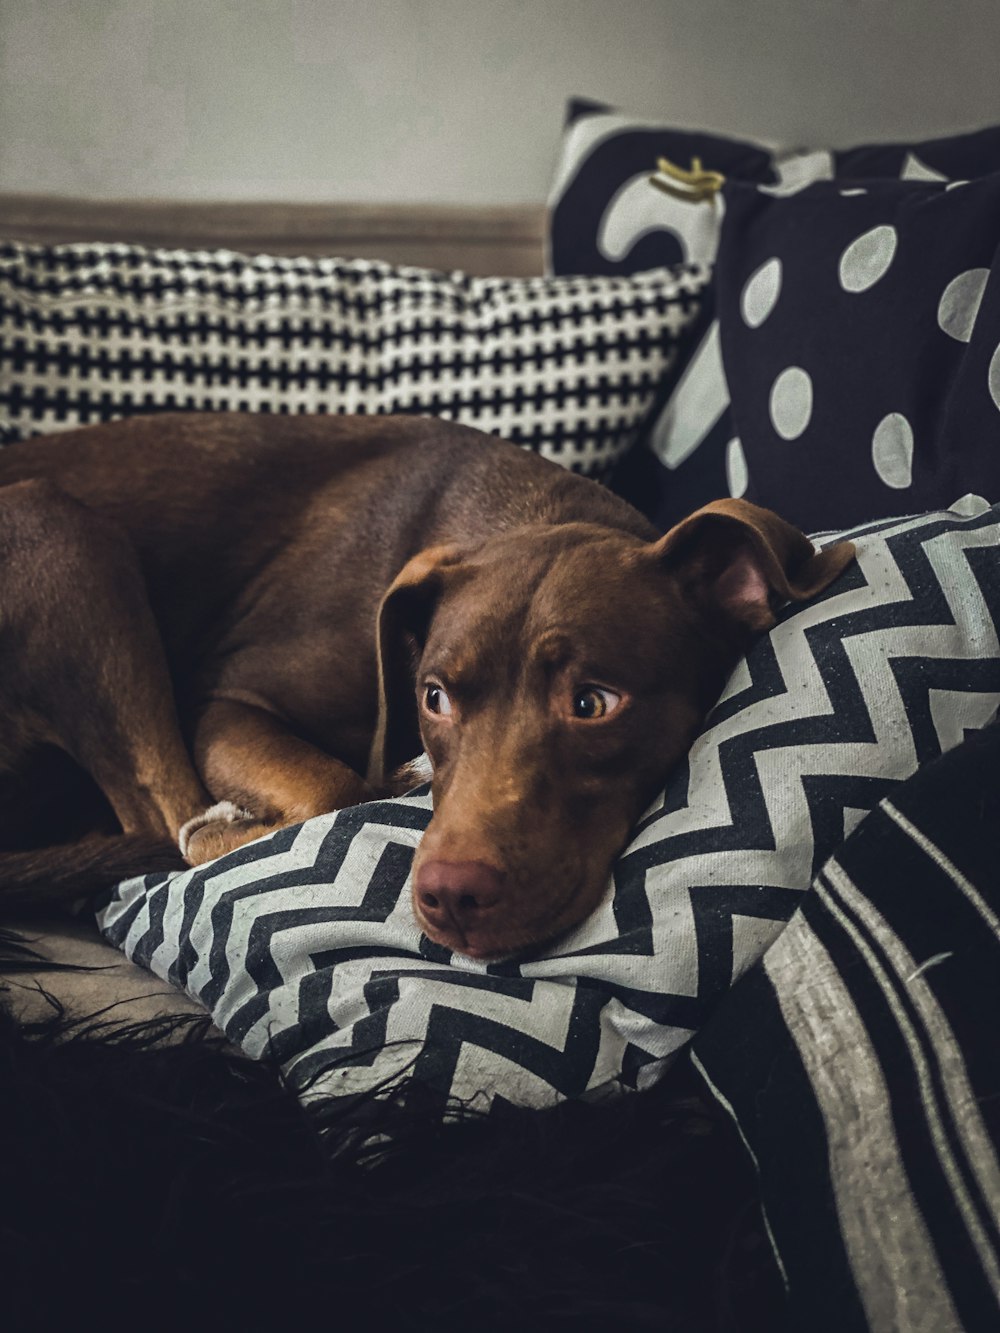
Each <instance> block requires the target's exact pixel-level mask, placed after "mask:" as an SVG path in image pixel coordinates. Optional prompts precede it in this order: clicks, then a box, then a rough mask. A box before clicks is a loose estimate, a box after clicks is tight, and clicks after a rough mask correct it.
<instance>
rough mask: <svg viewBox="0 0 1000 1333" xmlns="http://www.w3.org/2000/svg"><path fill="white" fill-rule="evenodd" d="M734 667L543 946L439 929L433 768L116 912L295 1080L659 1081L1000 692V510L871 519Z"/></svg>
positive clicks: (426, 1084)
mask: <svg viewBox="0 0 1000 1333" xmlns="http://www.w3.org/2000/svg"><path fill="white" fill-rule="evenodd" d="M856 540H857V548H858V560H857V563H856V564H854V565H852V566H850V567H848V569H847V570H846V571H845V572H844V574H843V575H842V576H841V577H840V579H838V580H837V582H836V583H835V584H834V585H833V586H832V587H831V588H830V589H828V590H827V592H826V593H825V594H823V596H822V597H820V598H819V599H817V600H816V601H814V602H812V603H809V604H807V605H805V606H802V607H798V608H795V609H792V608H788V609H787V610H786V611H785V612H784V613H783V616H782V619H781V621H780V623H779V624H778V625H777V626H776V627H775V628H774V629H773V630H772V631H771V633H770V634H769V635H767V636H766V637H764V638H763V639H761V640H760V641H759V642H758V643H757V644H756V646H755V647H754V648H753V650H752V651H751V653H750V654H749V656H748V657H747V659H746V660H745V661H744V662H743V663H742V664H741V665H740V666H739V667H738V668H737V670H736V672H735V673H734V675H733V677H732V679H731V680H730V682H729V685H728V687H727V690H726V692H725V694H724V696H723V699H722V700H721V701H720V703H719V704H718V705H717V707H716V708H715V710H714V712H713V713H712V715H711V716H710V718H709V719H708V722H707V725H706V727H705V729H704V731H703V733H702V735H701V736H700V738H699V739H698V740H697V741H696V743H695V745H694V746H693V748H692V750H691V751H690V754H689V756H688V759H687V761H686V762H685V763H684V764H682V765H681V766H680V767H679V768H678V769H677V770H676V771H675V772H674V774H673V775H672V777H671V779H670V781H669V783H668V785H667V788H666V791H665V792H664V793H663V795H662V796H661V797H659V798H658V799H657V800H656V801H655V802H654V803H653V805H652V806H651V808H650V809H649V811H648V812H647V814H646V815H645V817H644V818H643V819H642V821H641V822H640V824H639V825H638V827H637V828H636V829H635V831H634V836H633V839H632V841H631V843H630V845H629V847H628V848H627V849H626V851H625V852H624V853H623V855H622V856H621V858H620V859H619V861H618V862H617V864H616V866H615V867H614V874H613V882H612V883H611V884H609V888H608V893H607V895H606V897H605V899H604V901H603V902H602V903H601V905H600V906H599V907H598V909H597V910H596V911H595V912H594V913H593V914H592V915H591V917H590V918H589V919H588V920H587V921H585V922H584V923H582V924H581V925H580V926H579V927H578V928H576V929H575V930H573V931H572V932H570V933H569V934H568V935H566V936H564V937H563V938H562V939H560V940H559V941H557V942H556V944H554V945H553V946H551V947H550V948H549V949H548V950H547V951H546V952H545V953H544V954H543V956H541V957H538V958H534V959H532V960H531V961H524V962H521V963H517V962H505V963H496V964H490V965H486V964H483V963H481V962H473V961H470V960H468V959H464V958H461V957H459V956H457V955H450V954H449V953H447V952H446V951H445V950H443V949H441V948H440V946H436V945H433V944H431V943H429V942H428V941H427V940H426V939H425V938H423V937H422V936H421V934H420V932H419V930H418V929H417V927H416V924H415V922H414V920H413V916H412V913H411V910H410V904H409V891H408V888H409V886H408V874H409V870H410V864H411V860H412V856H413V850H414V848H415V846H416V844H417V842H418V841H419V838H420V835H421V832H422V830H423V829H424V828H425V827H426V824H427V822H428V819H429V817H430V813H431V811H430V799H429V795H428V793H427V792H426V790H425V791H419V792H417V793H414V794H411V795H409V796H407V797H405V798H402V799H399V800H394V801H384V802H378V803H374V804H371V805H367V806H360V807H357V808H355V809H350V810H345V811H341V812H339V813H336V814H332V815H328V816H323V817H321V818H319V819H314V820H311V821H309V822H308V823H306V824H304V825H301V826H299V827H297V828H291V829H285V830H282V831H280V832H278V833H275V834H273V835H271V836H270V837H268V838H265V839H262V840H259V841H257V842H255V843H253V844H250V845H249V846H246V847H244V848H241V849H239V850H238V851H235V852H233V853H230V854H229V855H227V856H224V857H222V858H220V859H219V860H218V861H215V862H213V863H212V864H210V865H207V866H204V867H201V868H199V869H195V870H190V871H186V872H183V873H180V874H176V875H174V876H168V877H162V876H161V877H152V876H151V877H146V878H142V879H135V880H131V881H128V882H127V883H125V884H122V885H120V886H118V888H117V890H116V891H115V892H114V893H113V894H112V896H111V898H110V901H109V902H108V903H107V904H106V905H104V906H103V907H102V909H101V911H100V912H99V914H98V920H99V924H100V926H101V928H102V930H103V931H104V933H105V935H106V936H107V938H108V939H109V940H111V941H112V942H113V943H115V944H117V945H119V946H120V947H121V948H123V949H124V950H125V952H126V953H127V954H128V955H129V956H130V957H132V958H134V959H135V960H136V961H137V962H140V963H142V964H143V965H145V966H147V967H149V968H151V969H152V971H154V972H155V973H157V974H158V975H160V976H162V977H165V978H169V979H170V980H171V981H173V982H175V983H176V984H177V985H179V986H180V987H182V988H183V989H185V990H187V991H188V992H189V993H190V994H191V995H192V996H194V997H195V998H197V999H199V1000H200V1001H202V1002H203V1003H204V1004H205V1005H206V1006H207V1007H208V1008H209V1009H210V1010H211V1012H212V1014H213V1016H214V1018H215V1020H216V1022H217V1023H218V1024H219V1026H220V1027H221V1028H223V1030H224V1031H225V1032H226V1033H227V1035H228V1036H229V1037H230V1038H231V1039H232V1040H233V1041H235V1042H237V1043H239V1044H240V1045H242V1046H243V1048H244V1049H245V1050H246V1051H247V1052H248V1053H249V1054H251V1055H254V1056H259V1055H261V1054H262V1053H263V1052H265V1051H266V1050H268V1049H270V1050H271V1051H273V1052H274V1054H275V1055H276V1056H277V1057H278V1059H279V1060H280V1061H281V1062H282V1064H283V1066H284V1068H285V1070H286V1071H287V1073H288V1076H289V1078H290V1079H291V1080H292V1082H293V1085H295V1086H299V1087H304V1086H305V1084H306V1083H307V1082H308V1081H309V1080H310V1079H311V1078H315V1079H317V1080H318V1081H317V1082H316V1084H315V1087H316V1090H317V1091H321V1092H324V1093H332V1094H334V1095H336V1094H337V1093H343V1094H345V1095H346V1094H351V1093H368V1092H371V1091H372V1090H374V1089H377V1088H378V1087H379V1086H380V1085H382V1084H383V1083H384V1082H385V1081H386V1080H387V1079H389V1078H392V1077H393V1076H396V1075H399V1074H400V1073H401V1072H402V1071H404V1070H408V1071H410V1073H411V1075H412V1080H413V1081H412V1083H411V1085H410V1086H411V1087H412V1088H415V1089H420V1090H422V1094H423V1095H425V1096H426V1095H428V1094H429V1095H432V1096H434V1097H436V1098H438V1099H440V1102H441V1105H442V1109H443V1107H444V1103H445V1099H446V1098H447V1097H449V1096H454V1097H457V1098H461V1099H469V1098H474V1097H479V1098H480V1099H481V1102H482V1103H483V1104H489V1103H490V1101H491V1099H496V1100H497V1101H507V1102H513V1103H517V1104H520V1105H526V1106H544V1105H547V1104H549V1103H551V1102H553V1101H557V1100H560V1099H563V1098H575V1097H583V1096H587V1095H591V1094H595V1093H598V1092H607V1091H609V1090H617V1089H629V1088H642V1087H646V1086H649V1085H650V1084H651V1083H652V1082H654V1081H655V1080H656V1079H657V1078H658V1077H659V1076H660V1075H661V1074H662V1072H663V1071H664V1069H665V1068H666V1065H667V1063H668V1062H669V1061H670V1060H671V1058H672V1057H673V1056H674V1054H675V1053H676V1051H677V1050H678V1049H679V1048H680V1047H681V1046H682V1045H683V1044H684V1043H685V1042H686V1041H687V1040H688V1038H689V1037H690V1036H691V1035H692V1033H693V1032H695V1031H696V1030H697V1029H698V1028H700V1027H701V1026H702V1025H703V1024H704V1023H705V1021H706V1019H707V1018H708V1017H709V1016H710V1014H711V1013H712V1012H713V1010H714V1008H715V1006H716V1005H717V1004H718V1002H719V1000H720V999H721V997H722V996H723V995H724V994H725V993H726V992H727V990H728V989H729V987H730V986H731V985H732V983H733V982H734V981H735V980H736V979H737V978H738V977H739V976H740V975H741V974H742V973H743V972H745V971H746V970H747V968H749V967H750V966H751V965H752V964H753V963H754V962H755V961H756V960H757V959H758V958H759V956H760V955H761V953H762V952H763V950H764V949H765V948H766V947H767V946H768V945H769V944H770V943H772V942H773V941H774V939H775V938H776V937H777V936H778V935H779V934H780V932H781V931H782V929H783V927H784V925H785V923H786V922H787V921H788V920H789V918H790V917H791V916H792V915H793V913H794V911H795V909H796V908H797V907H798V905H799V903H800V901H801V897H802V894H803V892H804V891H805V890H806V889H807V888H808V887H809V885H810V884H811V883H812V881H813V879H814V878H815V875H816V874H817V872H818V870H819V868H820V867H821V865H822V864H823V862H824V861H826V859H827V858H828V857H829V856H830V854H831V853H832V852H834V851H835V850H836V849H837V848H838V847H839V846H840V844H841V842H842V841H843V838H844V836H845V834H846V833H847V832H849V831H850V830H851V829H852V828H853V827H854V825H855V824H856V823H857V822H858V820H859V819H861V817H862V815H863V814H864V812H866V811H867V810H869V809H871V808H872V807H873V806H874V805H875V804H876V803H877V801H879V800H880V799H881V798H882V797H883V796H885V795H886V793H887V792H888V791H890V790H891V789H892V788H893V787H894V786H895V785H896V784H897V783H898V782H899V781H901V780H902V779H904V778H907V777H909V776H910V774H912V773H913V772H914V771H915V770H916V768H917V767H918V765H920V764H921V763H924V762H926V761H928V760H930V759H933V758H935V757H936V756H937V755H939V754H940V753H941V752H942V751H944V750H947V749H949V748H950V747H952V746H954V745H955V744H957V743H958V742H959V741H961V739H962V737H963V735H964V732H965V730H966V729H967V728H972V727H976V726H979V725H981V724H982V723H983V722H984V721H985V720H986V719H987V718H989V717H990V716H992V714H993V713H994V712H995V711H996V708H997V704H998V702H1000V645H998V640H997V623H998V619H1000V510H995V511H991V510H987V511H985V512H980V513H979V514H977V515H975V516H962V515H958V514H953V513H943V514H937V515H929V516H922V517H918V518H912V519H906V520H901V521H897V522H894V523H886V524H882V525H877V526H876V527H875V528H873V529H872V530H871V531H867V532H863V533H861V534H859V535H858V536H857V538H856Z"/></svg>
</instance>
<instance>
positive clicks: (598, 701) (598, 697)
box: [573, 685, 622, 722]
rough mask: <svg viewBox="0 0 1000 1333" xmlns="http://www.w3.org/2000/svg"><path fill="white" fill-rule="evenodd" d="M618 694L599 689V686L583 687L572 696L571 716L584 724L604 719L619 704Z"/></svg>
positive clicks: (619, 697)
mask: <svg viewBox="0 0 1000 1333" xmlns="http://www.w3.org/2000/svg"><path fill="white" fill-rule="evenodd" d="M621 701H622V697H621V695H620V694H615V692H614V690H604V689H601V687H600V686H599V685H583V686H581V687H580V689H578V690H577V692H576V693H575V694H574V695H573V716H574V717H579V718H582V719H583V720H584V721H585V722H590V721H593V720H594V719H595V718H599V717H605V716H606V715H607V714H608V713H610V712H611V711H612V709H614V708H617V707H618V705H619V704H620V703H621Z"/></svg>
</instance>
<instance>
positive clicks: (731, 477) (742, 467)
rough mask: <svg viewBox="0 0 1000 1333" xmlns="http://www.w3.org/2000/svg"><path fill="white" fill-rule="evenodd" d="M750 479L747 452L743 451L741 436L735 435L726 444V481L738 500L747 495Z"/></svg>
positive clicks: (730, 492)
mask: <svg viewBox="0 0 1000 1333" xmlns="http://www.w3.org/2000/svg"><path fill="white" fill-rule="evenodd" d="M749 481H750V474H749V472H748V471H747V458H746V454H745V453H744V452H743V445H742V443H741V442H740V438H739V436H737V435H734V436H733V438H732V439H731V440H730V441H729V443H728V444H727V445H726V483H727V485H728V486H729V494H730V495H731V496H733V497H734V499H737V500H738V499H739V498H740V496H742V495H746V491H747V485H748V484H749Z"/></svg>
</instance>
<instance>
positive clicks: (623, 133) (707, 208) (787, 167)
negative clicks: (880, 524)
mask: <svg viewBox="0 0 1000 1333" xmlns="http://www.w3.org/2000/svg"><path fill="white" fill-rule="evenodd" d="M660 157H666V158H667V159H669V160H670V161H671V162H673V163H674V164H675V165H677V166H680V167H683V168H688V167H689V166H690V165H691V162H692V159H694V158H698V159H700V161H701V163H702V166H703V167H704V168H705V169H707V170H712V171H717V172H721V173H722V174H723V175H724V176H725V177H726V179H727V180H729V181H731V182H740V183H743V184H757V185H759V186H762V187H764V189H765V190H766V191H773V193H774V194H775V195H777V196H783V195H786V194H794V193H795V192H796V191H798V190H800V189H802V188H803V187H805V186H806V185H808V184H810V183H811V182H814V181H824V180H832V179H835V178H836V179H838V180H847V179H860V178H864V179H866V180H868V179H872V178H876V177H884V178H886V179H895V180H897V181H899V180H903V181H940V182H946V181H951V180H962V179H968V178H972V177H979V176H984V175H987V174H989V173H991V172H994V171H1000V126H997V127H991V128H989V129H984V130H980V131H976V132H973V133H968V134H961V135H955V136H952V137H949V138H943V139H930V140H925V141H922V142H919V143H910V144H903V143H892V144H866V145H861V146H859V147H855V148H846V149H839V150H830V149H826V148H812V149H798V150H795V151H786V150H781V149H779V148H777V147H776V145H774V144H767V143H761V142H756V141H753V140H749V139H735V138H732V137H730V136H725V135H720V134H711V133H708V132H706V131H701V130H690V129H682V128H679V127H678V126H676V125H669V124H662V123H658V122H656V121H650V120H642V119H639V118H637V117H636V116H632V115H626V114H623V113H620V112H618V111H616V110H614V109H613V108H610V107H608V106H604V105H600V104H596V103H593V102H586V101H575V102H572V103H571V104H570V107H569V115H568V123H567V126H566V130H565V134H564V136H563V142H562V148H561V153H560V158H559V162H558V164H557V168H556V173H555V178H554V181H553V184H552V188H551V190H550V197H549V204H550V227H549V266H550V269H551V271H552V272H553V273H564V274H568V273H606V274H610V273H619V274H621V273H636V272H639V271H641V270H642V269H644V268H651V267H654V266H656V265H662V264H672V263H677V262H680V261H681V260H686V261H697V262H698V263H701V264H712V263H713V262H714V261H715V259H716V256H717V253H718V248H719V244H720V229H721V227H722V222H723V217H724V215H725V207H724V204H723V202H722V201H720V200H708V201H705V202H702V203H692V202H690V201H687V200H683V199H674V198H671V197H670V196H668V195H666V194H664V193H663V192H662V191H660V190H657V189H655V188H654V187H652V186H651V185H650V184H649V177H650V175H651V173H652V172H653V171H654V169H655V167H656V162H657V159H658V158H660ZM803 248H805V247H803ZM808 328H809V326H808V325H803V326H802V327H800V328H798V329H797V333H798V334H805V333H806V332H807V329H808ZM905 332H906V330H905V329H903V328H900V329H898V330H894V331H893V336H896V335H897V334H898V335H899V336H903V335H904V334H905ZM686 352H687V355H686V357H685V362H684V364H683V365H681V366H678V371H679V372H682V373H681V377H680V379H679V382H677V383H676V385H675V384H673V383H671V384H670V385H666V386H664V389H663V391H662V392H661V393H660V394H659V395H658V397H657V400H656V403H655V405H654V409H653V411H652V413H651V415H650V419H649V422H648V424H647V426H646V427H645V428H644V429H643V431H642V434H641V437H640V443H639V447H638V448H637V449H635V450H633V451H632V452H631V453H630V454H629V455H628V456H627V457H626V458H625V460H624V462H623V464H622V466H621V470H620V471H619V473H618V474H617V476H616V478H615V480H614V482H613V485H614V486H615V489H617V490H620V491H621V492H622V493H623V494H624V495H626V497H627V498H628V499H630V500H632V501H633V503H636V504H638V506H639V507H640V508H641V509H643V511H644V512H645V513H647V514H648V515H649V516H650V517H651V518H652V519H653V520H654V521H655V522H656V523H657V524H659V526H660V527H663V528H666V527H669V526H670V524H671V523H674V522H676V521H677V520H678V519H680V518H682V517H684V515H685V514H688V513H690V512H691V511H692V510H694V509H697V508H698V507H699V506H700V505H702V504H704V503H705V502H706V501H708V500H712V499H715V498H716V497H718V496H720V495H740V494H742V493H743V490H744V488H745V486H746V468H745V462H744V459H743V457H742V454H741V452H740V446H739V442H738V432H737V429H736V427H735V425H734V424H733V420H732V414H731V411H730V392H729V386H728V383H727V379H726V374H725V371H724V370H723V360H722V349H721V345H720V338H719V326H718V322H717V321H716V319H715V318H714V292H713V290H712V289H711V288H709V289H708V290H707V291H706V292H705V295H704V301H703V307H702V312H701V316H700V319H699V323H698V328H697V333H696V337H695V338H694V339H693V340H692V341H691V342H690V343H688V344H687V347H686ZM734 441H735V443H734ZM965 489H966V490H968V489H970V488H969V487H965ZM959 494H961V491H956V492H955V494H954V495H949V496H946V497H944V498H943V499H942V498H941V497H936V498H935V499H934V500H933V501H931V502H929V503H921V502H917V501H914V503H913V504H912V505H911V504H905V505H900V506H897V507H896V508H895V509H894V510H892V512H894V513H899V512H901V511H902V510H903V509H907V510H909V511H910V512H913V511H914V510H916V509H918V508H922V507H923V508H926V507H930V505H933V506H937V505H938V504H942V503H944V504H950V503H951V502H952V501H953V500H954V499H955V498H957V496H958V495H959ZM879 512H882V513H885V512H887V511H885V510H881V511H879ZM866 517H870V518H874V517H876V515H875V514H874V513H872V514H869V515H867V516H866ZM849 521H851V520H850V519H849V518H848V517H847V516H846V515H845V516H841V517H835V518H834V519H833V520H832V522H833V523H835V524H837V525H840V524H843V523H846V522H849ZM822 526H827V523H826V522H825V521H824V523H823V525H822Z"/></svg>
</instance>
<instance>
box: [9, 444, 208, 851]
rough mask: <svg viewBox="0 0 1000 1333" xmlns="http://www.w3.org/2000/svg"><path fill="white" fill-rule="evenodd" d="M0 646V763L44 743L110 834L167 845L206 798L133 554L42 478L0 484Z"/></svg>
mask: <svg viewBox="0 0 1000 1333" xmlns="http://www.w3.org/2000/svg"><path fill="white" fill-rule="evenodd" d="M40 447H42V448H44V445H42V446H40ZM0 640H2V644H3V648H2V656H0V716H2V717H3V719H4V726H3V728H2V731H0V767H6V768H11V767H14V766H15V765H16V763H17V761H18V760H19V759H20V757H21V755H23V754H24V753H25V752H26V751H27V750H28V749H30V748H32V747H33V746H34V745H37V744H40V743H48V744H54V745H56V746H58V747H59V748H61V749H63V750H65V751H66V752H67V753H68V754H70V755H71V756H72V758H73V759H75V760H76V762H77V763H78V764H80V765H81V767H83V768H84V769H85V770H86V771H87V772H88V773H89V774H90V775H91V777H92V778H93V779H94V780H95V782H96V783H97V784H98V786H99V787H100V788H101V790H102V791H103V792H104V794H105V796H106V797H107V798H108V800H109V802H110V803H111V806H112V808H113V810H114V812H115V815H116V816H117V818H118V821H119V822H120V824H121V826H122V830H123V832H125V833H129V834H143V835H148V836H151V837H164V838H170V839H171V840H175V839H176V837H177V834H178V831H179V829H180V827H181V826H182V825H183V824H184V823H185V821H186V820H188V819H190V818H191V816H192V814H193V813H194V812H195V811H197V810H199V809H203V808H204V805H205V802H206V795H205V791H204V788H203V787H202V785H201V783H200V782H199V780H198V776H197V774H196V773H195V771H194V766H193V764H192V762H191V759H190V756H189V755H188V753H187V750H186V749H185V746H184V742H183V739H182V737H181V734H180V729H179V726H178V722H177V717H176V711H175V705H174V696H173V687H172V684H171V680H170V674H169V671H168V669H167V664H166V659H165V655H164V650H163V644H162V641H161V639H160V634H159V630H158V628H157V625H156V622H155V620H154V617H153V613H152V611H151V609H150V606H149V602H148V598H147V594H146V587H145V583H144V581H143V577H142V573H141V570H140V568H139V562H138V558H137V556H136V554H135V551H134V549H133V547H132V545H131V543H130V542H129V540H128V538H127V537H126V536H125V535H124V533H123V532H121V531H120V530H119V529H118V528H117V526H116V525H115V524H113V523H111V522H110V521H108V520H106V519H104V518H102V517H100V516H99V515H97V514H95V513H93V512H92V511H90V510H88V509H86V508H85V507H84V506H83V505H80V504H78V503H77V502H76V501H75V500H73V499H71V498H70V497H69V496H67V495H64V494H63V493H62V492H61V491H59V490H58V489H57V488H56V487H54V486H52V485H51V484H50V483H48V482H40V481H29V482H20V483H18V484H16V485H12V486H6V487H3V488H0Z"/></svg>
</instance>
